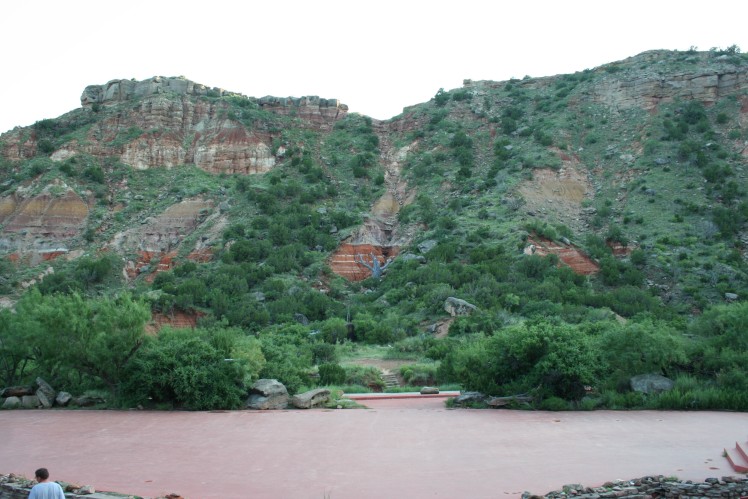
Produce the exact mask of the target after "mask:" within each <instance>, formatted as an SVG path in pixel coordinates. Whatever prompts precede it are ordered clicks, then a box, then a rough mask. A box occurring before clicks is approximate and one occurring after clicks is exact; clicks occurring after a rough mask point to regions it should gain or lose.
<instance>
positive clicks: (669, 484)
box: [522, 475, 748, 499]
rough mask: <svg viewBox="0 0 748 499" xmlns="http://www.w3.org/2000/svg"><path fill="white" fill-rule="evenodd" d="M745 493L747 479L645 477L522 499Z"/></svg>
mask: <svg viewBox="0 0 748 499" xmlns="http://www.w3.org/2000/svg"><path fill="white" fill-rule="evenodd" d="M747 494H748V479H747V478H736V477H729V476H723V477H722V478H707V479H706V480H704V482H693V481H691V480H687V481H680V480H678V479H677V478H672V477H670V478H668V477H664V476H662V475H659V476H648V477H643V478H637V479H634V480H628V481H620V480H619V481H615V482H607V483H605V484H604V485H603V486H602V487H585V486H583V485H579V484H572V485H564V487H563V488H562V489H561V490H556V491H553V492H548V493H547V494H545V495H543V496H539V495H534V494H531V493H530V492H525V493H524V494H522V499H539V498H541V497H542V498H547V499H561V498H564V499H566V498H570V497H574V498H577V499H607V498H618V497H630V498H637V499H648V498H653V497H666V498H681V497H699V498H705V497H706V498H709V497H724V498H738V497H744V496H746V495H747Z"/></svg>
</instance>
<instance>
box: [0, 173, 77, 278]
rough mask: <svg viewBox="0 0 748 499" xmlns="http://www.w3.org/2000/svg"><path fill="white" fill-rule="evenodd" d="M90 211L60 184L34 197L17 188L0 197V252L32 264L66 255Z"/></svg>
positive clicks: (69, 190)
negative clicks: (10, 193)
mask: <svg viewBox="0 0 748 499" xmlns="http://www.w3.org/2000/svg"><path fill="white" fill-rule="evenodd" d="M89 209H90V208H89V203H88V202H87V201H85V200H84V199H82V198H81V197H80V196H79V195H78V194H77V193H75V192H74V191H73V190H72V189H70V188H69V187H68V186H66V185H64V184H62V183H57V184H55V185H51V186H47V188H45V189H44V190H43V191H42V192H41V193H39V194H36V195H26V193H25V192H24V191H23V190H20V189H19V191H17V192H16V193H14V194H12V195H10V196H5V197H2V198H0V227H2V232H0V251H2V252H7V253H8V254H10V255H11V258H12V259H16V260H17V259H19V258H28V259H29V261H28V262H27V263H31V264H33V263H37V262H38V261H40V260H48V259H52V258H55V257H57V256H60V255H63V254H66V253H68V251H69V243H70V241H72V240H73V239H76V238H78V237H79V236H80V235H81V231H82V229H83V228H84V227H85V223H86V219H87V217H88V214H89ZM19 251H20V252H21V253H20V254H19V253H18V252H19Z"/></svg>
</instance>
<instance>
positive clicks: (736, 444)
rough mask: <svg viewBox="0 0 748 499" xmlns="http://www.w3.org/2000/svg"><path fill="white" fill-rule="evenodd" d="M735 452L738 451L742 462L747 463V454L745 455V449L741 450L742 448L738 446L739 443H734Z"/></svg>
mask: <svg viewBox="0 0 748 499" xmlns="http://www.w3.org/2000/svg"><path fill="white" fill-rule="evenodd" d="M735 450H736V451H738V454H740V455H741V456H742V458H743V460H744V461H745V462H746V463H748V454H746V452H745V449H744V448H743V446H742V445H740V444H739V443H737V442H735Z"/></svg>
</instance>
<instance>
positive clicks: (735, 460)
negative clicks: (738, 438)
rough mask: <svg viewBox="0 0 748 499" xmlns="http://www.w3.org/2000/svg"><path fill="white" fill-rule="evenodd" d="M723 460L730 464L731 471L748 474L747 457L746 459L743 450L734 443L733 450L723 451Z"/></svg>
mask: <svg viewBox="0 0 748 499" xmlns="http://www.w3.org/2000/svg"><path fill="white" fill-rule="evenodd" d="M725 458H727V462H729V463H730V466H732V469H734V470H735V471H737V472H738V473H748V457H746V453H745V450H744V449H743V448H742V447H741V446H740V444H738V443H737V442H735V448H734V449H730V450H729V451H728V450H727V449H725Z"/></svg>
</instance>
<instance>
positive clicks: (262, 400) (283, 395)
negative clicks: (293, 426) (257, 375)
mask: <svg viewBox="0 0 748 499" xmlns="http://www.w3.org/2000/svg"><path fill="white" fill-rule="evenodd" d="M288 400H289V397H288V390H286V387H285V386H284V385H283V383H281V382H280V381H278V380H277V379H260V380H257V382H256V383H255V384H254V385H252V388H251V389H250V390H249V398H248V399H247V404H246V405H247V409H260V410H267V409H285V408H286V407H288Z"/></svg>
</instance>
